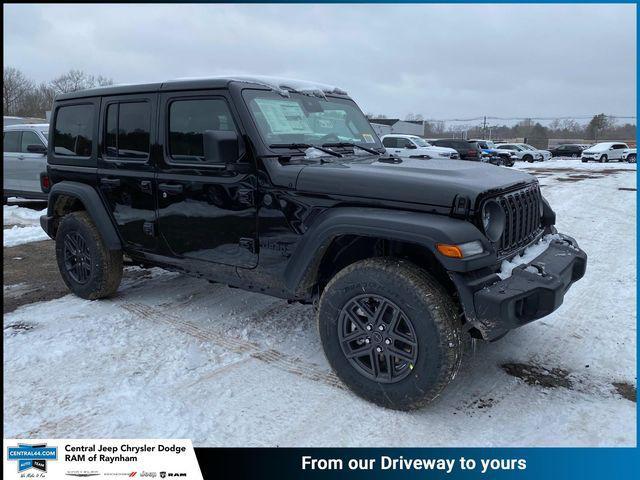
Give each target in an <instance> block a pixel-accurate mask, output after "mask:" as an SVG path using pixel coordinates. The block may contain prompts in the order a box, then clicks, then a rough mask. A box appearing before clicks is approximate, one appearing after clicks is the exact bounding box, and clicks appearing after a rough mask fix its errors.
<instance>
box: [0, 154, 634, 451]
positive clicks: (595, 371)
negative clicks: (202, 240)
mask: <svg viewBox="0 0 640 480" xmlns="http://www.w3.org/2000/svg"><path fill="white" fill-rule="evenodd" d="M517 167H518V168H524V169H526V170H528V171H530V173H533V174H535V175H537V176H539V177H540V181H541V185H542V191H543V194H544V195H545V196H546V198H547V199H548V200H549V201H550V203H551V205H552V206H553V207H554V209H555V210H556V213H557V216H558V222H557V223H558V228H559V230H560V231H562V232H565V233H568V234H570V235H572V236H573V237H575V238H576V239H577V240H578V242H579V243H580V246H581V247H582V248H583V249H584V250H585V251H586V252H587V253H588V255H589V264H588V267H587V274H586V276H585V278H584V279H583V280H581V281H580V282H578V283H577V284H575V285H574V286H573V287H572V289H571V290H570V292H569V293H568V295H567V297H566V299H565V302H564V305H563V306H562V307H561V308H560V309H559V310H558V311H557V312H555V313H554V314H552V315H550V316H549V317H547V318H545V319H542V320H539V321H537V322H533V323H532V324H530V325H528V326H525V327H523V328H521V329H519V330H516V331H514V332H512V333H511V334H509V335H508V336H507V337H505V338H504V339H502V340H500V341H498V342H496V343H493V344H478V345H477V348H476V349H475V351H473V352H470V353H469V358H468V359H467V362H466V365H465V366H464V367H463V370H462V371H461V372H460V373H459V375H458V377H457V378H456V379H455V381H454V382H453V383H452V385H450V387H449V388H448V389H447V390H446V391H445V392H444V394H443V395H442V396H441V397H440V398H439V399H438V400H437V401H436V402H435V403H434V404H432V405H430V406H429V407H427V408H425V409H423V410H421V411H417V412H412V413H401V412H395V411H390V410H385V409H382V408H379V407H376V406H374V405H371V404H369V403H367V402H365V401H363V400H361V399H359V398H358V397H356V396H355V395H353V394H351V393H350V392H349V391H348V390H346V389H345V388H344V387H343V386H342V385H341V384H340V382H339V381H338V380H337V378H336V377H335V376H334V375H333V374H332V373H331V371H330V369H329V367H328V364H327V362H326V360H325V359H324V357H323V354H322V349H321V346H320V342H319V340H318V336H317V332H316V328H315V318H314V312H313V309H312V308H310V307H307V306H302V305H296V304H293V305H289V304H287V303H286V302H284V301H281V300H277V299H274V298H271V297H267V296H263V295H259V294H254V293H247V292H243V291H240V290H234V289H229V288H227V287H225V286H222V285H217V284H216V285H212V284H209V283H207V282H205V281H202V280H197V279H192V278H189V277H185V276H182V275H178V274H174V273H168V272H164V271H162V270H159V269H151V270H144V269H137V268H129V269H127V271H126V272H125V277H124V280H123V284H122V286H121V287H120V290H119V292H118V294H117V296H116V297H115V298H112V299H109V300H102V301H94V302H90V301H85V300H81V299H79V298H77V297H74V296H72V295H67V296H63V297H62V298H58V299H54V300H50V301H44V302H40V303H34V304H30V305H24V306H21V307H19V308H18V309H17V310H15V311H13V312H12V313H9V314H7V315H5V316H4V374H5V377H4V382H5V383H4V386H5V394H4V414H5V415H4V435H5V437H24V438H27V437H40V438H55V437H75V438H82V437H119V438H136V437H147V438H163V437H173V438H191V439H193V441H194V444H195V445H197V446H205V445H206V446H276V445H279V446H542V445H565V446H586V445H591V446H634V445H635V442H636V404H635V399H634V400H630V399H631V398H634V397H633V395H635V385H636V368H635V365H636V253H635V252H636V250H635V248H636V192H635V189H636V175H635V169H636V166H635V165H628V164H595V163H589V164H582V163H580V162H579V161H556V160H553V161H549V162H545V163H542V164H541V163H537V164H521V163H518V164H517ZM6 208H7V207H5V217H7V210H6ZM5 234H6V230H5ZM18 248H19V247H18ZM8 257H10V255H9V256H7V255H6V249H5V262H6V261H7V258H8ZM53 264H54V263H52V265H53ZM51 268H52V267H51ZM8 288H9V289H11V286H7V285H5V295H7V289H8ZM625 397H627V398H625Z"/></svg>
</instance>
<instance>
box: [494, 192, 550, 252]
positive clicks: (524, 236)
mask: <svg viewBox="0 0 640 480" xmlns="http://www.w3.org/2000/svg"><path fill="white" fill-rule="evenodd" d="M496 200H497V201H498V203H500V205H501V206H502V208H503V209H504V212H505V215H506V221H505V227H504V231H503V232H502V237H500V240H499V241H498V245H497V249H498V253H499V254H501V255H504V254H508V253H510V252H512V251H514V250H516V249H518V248H521V247H525V246H527V245H528V244H529V243H531V242H532V241H533V240H534V239H535V238H536V236H537V235H538V234H539V233H540V231H541V230H542V225H541V218H540V202H541V201H542V198H541V195H540V186H539V185H538V184H537V183H534V184H532V185H529V186H527V187H525V188H523V189H520V190H516V191H515V192H510V193H506V194H504V195H500V196H499V197H497V198H496Z"/></svg>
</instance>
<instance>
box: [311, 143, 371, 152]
mask: <svg viewBox="0 0 640 480" xmlns="http://www.w3.org/2000/svg"><path fill="white" fill-rule="evenodd" d="M322 146H323V147H335V148H344V147H353V148H355V147H358V148H360V149H362V150H364V151H365V152H369V153H372V154H374V155H382V154H381V153H380V152H379V151H377V150H374V149H373V148H367V147H363V146H362V145H358V144H357V143H351V142H337V143H323V144H322Z"/></svg>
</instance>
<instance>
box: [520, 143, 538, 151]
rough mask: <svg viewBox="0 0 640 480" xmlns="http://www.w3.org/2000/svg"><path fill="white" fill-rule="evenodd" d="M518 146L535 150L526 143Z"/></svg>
mask: <svg viewBox="0 0 640 480" xmlns="http://www.w3.org/2000/svg"><path fill="white" fill-rule="evenodd" d="M520 146H521V147H522V148H524V149H525V150H535V148H533V147H532V146H531V145H527V144H526V143H522V144H520Z"/></svg>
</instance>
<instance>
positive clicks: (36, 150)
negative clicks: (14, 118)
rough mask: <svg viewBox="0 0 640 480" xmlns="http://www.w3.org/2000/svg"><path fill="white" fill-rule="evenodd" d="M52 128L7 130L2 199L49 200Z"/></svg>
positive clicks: (37, 126)
mask: <svg viewBox="0 0 640 480" xmlns="http://www.w3.org/2000/svg"><path fill="white" fill-rule="evenodd" d="M47 135H49V124H46V123H41V124H40V123H35V124H24V125H7V126H5V127H4V129H3V155H2V174H3V182H2V189H3V192H2V197H3V200H5V201H6V199H7V198H8V197H14V196H15V197H21V198H29V199H39V200H46V199H47V198H48V192H49V188H50V184H49V177H48V176H47Z"/></svg>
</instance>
